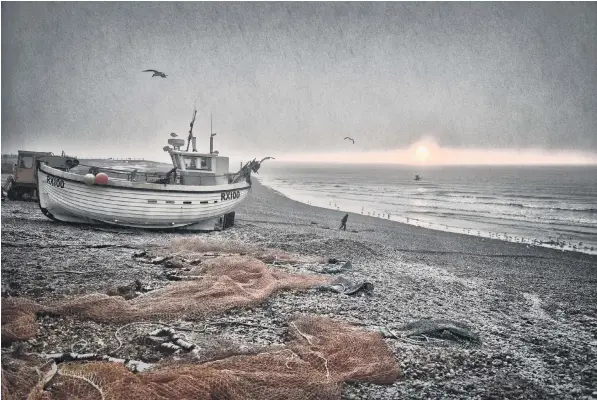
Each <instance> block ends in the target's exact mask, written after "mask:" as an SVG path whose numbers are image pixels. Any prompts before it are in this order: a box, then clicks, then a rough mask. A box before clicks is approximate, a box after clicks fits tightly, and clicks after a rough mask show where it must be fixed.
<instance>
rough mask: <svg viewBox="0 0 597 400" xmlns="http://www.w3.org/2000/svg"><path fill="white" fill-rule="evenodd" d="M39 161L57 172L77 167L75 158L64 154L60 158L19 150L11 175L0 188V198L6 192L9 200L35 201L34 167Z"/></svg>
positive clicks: (77, 162) (48, 153)
mask: <svg viewBox="0 0 597 400" xmlns="http://www.w3.org/2000/svg"><path fill="white" fill-rule="evenodd" d="M40 161H41V162H44V163H45V164H47V165H49V166H51V167H52V168H55V169H58V170H66V169H70V168H74V167H76V166H77V165H79V161H78V160H77V159H76V158H75V157H69V156H67V155H66V154H64V152H62V155H60V156H55V155H54V153H51V152H42V151H28V150H19V152H18V156H17V162H16V164H15V165H14V167H13V171H12V175H10V176H9V177H8V178H7V179H6V183H5V184H4V185H3V187H2V196H4V192H6V196H7V197H8V198H9V199H10V200H35V199H36V198H37V179H36V178H35V165H36V164H37V163H38V162H40Z"/></svg>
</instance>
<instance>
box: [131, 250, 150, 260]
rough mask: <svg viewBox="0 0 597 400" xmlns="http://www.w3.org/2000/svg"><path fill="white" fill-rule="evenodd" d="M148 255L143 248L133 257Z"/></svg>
mask: <svg viewBox="0 0 597 400" xmlns="http://www.w3.org/2000/svg"><path fill="white" fill-rule="evenodd" d="M146 255H147V252H146V251H145V250H143V251H140V252H138V253H134V254H133V258H141V257H145V256H146Z"/></svg>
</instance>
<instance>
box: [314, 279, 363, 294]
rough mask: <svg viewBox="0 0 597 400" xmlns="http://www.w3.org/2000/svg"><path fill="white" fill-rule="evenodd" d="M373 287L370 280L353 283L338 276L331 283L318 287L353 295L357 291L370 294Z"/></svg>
mask: <svg viewBox="0 0 597 400" xmlns="http://www.w3.org/2000/svg"><path fill="white" fill-rule="evenodd" d="M373 288H374V287H373V284H372V283H371V282H367V281H364V282H360V283H353V282H351V281H349V280H348V279H346V278H343V277H338V278H337V279H335V280H334V281H333V282H332V283H330V284H328V285H321V286H319V288H318V289H319V290H324V291H326V290H329V291H332V292H336V293H341V294H345V295H348V296H353V295H355V294H359V293H363V294H366V295H371V294H372V293H373Z"/></svg>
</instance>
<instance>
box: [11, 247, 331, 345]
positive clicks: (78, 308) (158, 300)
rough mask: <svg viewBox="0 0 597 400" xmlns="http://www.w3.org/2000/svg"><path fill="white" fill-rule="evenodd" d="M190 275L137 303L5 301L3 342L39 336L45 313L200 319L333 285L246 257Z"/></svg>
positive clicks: (209, 263)
mask: <svg viewBox="0 0 597 400" xmlns="http://www.w3.org/2000/svg"><path fill="white" fill-rule="evenodd" d="M187 274H188V275H189V276H192V277H193V278H194V279H193V280H189V281H180V282H174V283H171V284H169V285H168V286H166V287H164V288H162V289H157V290H154V291H151V292H149V293H146V294H144V295H141V296H139V297H136V298H134V299H131V300H125V299H124V298H123V297H120V296H108V295H106V294H100V293H94V294H89V295H85V296H80V297H77V298H74V299H68V300H62V301H58V302H55V303H53V304H49V305H39V304H36V303H33V302H32V301H30V300H27V299H22V298H2V342H3V343H11V342H13V341H17V340H26V339H30V338H32V337H34V336H35V334H36V332H37V326H36V322H35V315H36V313H39V312H45V313H51V314H54V315H75V316H77V317H78V318H82V319H91V320H94V321H98V322H110V323H127V322H135V321H142V320H158V319H159V320H164V321H167V320H172V319H177V318H185V319H200V318H203V317H206V316H208V315H211V314H217V313H220V312H222V311H225V310H228V309H230V308H233V307H250V306H255V305H257V304H260V303H262V302H263V301H264V300H265V299H266V298H267V297H269V296H271V295H272V294H273V293H275V292H277V291H279V290H284V289H295V290H299V289H308V288H311V287H313V286H317V285H322V284H325V283H328V282H329V278H328V277H322V276H317V275H299V274H288V273H285V272H283V271H279V270H276V269H272V268H268V267H267V266H266V265H265V264H264V263H263V262H261V261H259V260H257V259H254V258H251V257H242V256H229V257H218V258H214V259H211V260H206V261H205V262H203V263H202V264H201V265H199V266H196V267H194V268H193V269H191V270H190V271H188V272H187Z"/></svg>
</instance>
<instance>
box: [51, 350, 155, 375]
mask: <svg viewBox="0 0 597 400" xmlns="http://www.w3.org/2000/svg"><path fill="white" fill-rule="evenodd" d="M45 358H47V359H51V360H53V361H54V362H55V363H56V364H61V363H66V362H75V361H108V362H113V363H117V364H123V365H124V366H125V367H126V368H127V369H128V370H129V371H131V372H143V371H147V370H149V369H151V368H152V367H153V364H148V363H145V362H143V361H137V360H129V359H123V358H114V357H110V356H106V355H101V354H98V353H84V354H80V353H52V354H46V355H45Z"/></svg>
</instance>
